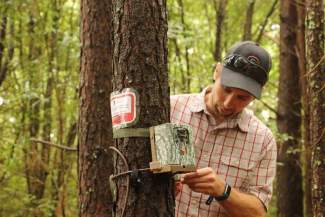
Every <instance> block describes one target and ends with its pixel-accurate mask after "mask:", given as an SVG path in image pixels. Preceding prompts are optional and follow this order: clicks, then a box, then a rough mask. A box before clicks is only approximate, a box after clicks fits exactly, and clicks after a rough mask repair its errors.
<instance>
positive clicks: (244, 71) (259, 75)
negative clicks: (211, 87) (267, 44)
mask: <svg viewBox="0 0 325 217" xmlns="http://www.w3.org/2000/svg"><path fill="white" fill-rule="evenodd" d="M271 66H272V61H271V57H270V54H269V53H268V52H267V51H266V50H265V49H264V48H262V47H260V46H259V44H257V43H255V42H253V41H243V42H239V43H236V44H235V45H234V46H232V47H231V48H230V49H229V51H228V53H227V56H226V57H225V59H224V61H223V69H222V72H221V84H222V85H224V86H226V87H234V88H239V89H242V90H245V91H247V92H249V93H250V94H252V95H253V96H254V97H255V98H258V99H260V98H261V93H262V88H263V86H264V85H265V83H266V82H267V80H268V75H269V72H270V69H271Z"/></svg>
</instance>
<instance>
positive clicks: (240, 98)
mask: <svg viewBox="0 0 325 217" xmlns="http://www.w3.org/2000/svg"><path fill="white" fill-rule="evenodd" d="M237 98H238V99H239V100H242V101H246V100H248V98H249V97H247V96H238V97H237Z"/></svg>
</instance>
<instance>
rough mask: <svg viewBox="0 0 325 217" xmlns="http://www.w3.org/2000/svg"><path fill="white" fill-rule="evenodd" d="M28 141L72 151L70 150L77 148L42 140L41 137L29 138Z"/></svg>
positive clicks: (73, 150)
mask: <svg viewBox="0 0 325 217" xmlns="http://www.w3.org/2000/svg"><path fill="white" fill-rule="evenodd" d="M30 141H32V142H36V143H41V144H44V145H48V146H52V147H55V148H58V149H61V150H64V151H72V152H75V151H77V148H71V147H68V146H64V145H58V144H54V143H52V142H49V141H44V140H41V139H35V138H31V139H30Z"/></svg>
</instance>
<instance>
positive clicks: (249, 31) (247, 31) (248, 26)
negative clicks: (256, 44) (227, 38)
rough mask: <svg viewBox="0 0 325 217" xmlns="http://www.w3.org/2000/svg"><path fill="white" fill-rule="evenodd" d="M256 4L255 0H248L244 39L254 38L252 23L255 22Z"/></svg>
mask: <svg viewBox="0 0 325 217" xmlns="http://www.w3.org/2000/svg"><path fill="white" fill-rule="evenodd" d="M254 5H255V0H248V6H247V10H246V20H245V26H244V34H243V41H247V40H252V24H253V15H254Z"/></svg>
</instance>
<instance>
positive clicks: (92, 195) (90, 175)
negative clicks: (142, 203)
mask: <svg viewBox="0 0 325 217" xmlns="http://www.w3.org/2000/svg"><path fill="white" fill-rule="evenodd" d="M111 5H112V3H111V1H110V0H93V1H88V0H82V1H81V8H80V12H81V36H80V39H81V55H80V56H81V59H80V85H79V91H80V92H79V98H80V107H79V109H80V112H79V124H78V134H79V140H78V144H79V153H78V170H79V216H80V217H94V216H96V217H109V216H112V210H113V206H112V196H111V191H110V186H109V176H110V174H112V169H113V168H112V162H111V160H112V157H111V153H110V152H109V146H110V145H112V128H111V126H112V125H111V115H110V113H111V112H110V93H111V89H112V87H111V78H112V45H111V31H112V25H111V23H112V13H111Z"/></svg>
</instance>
